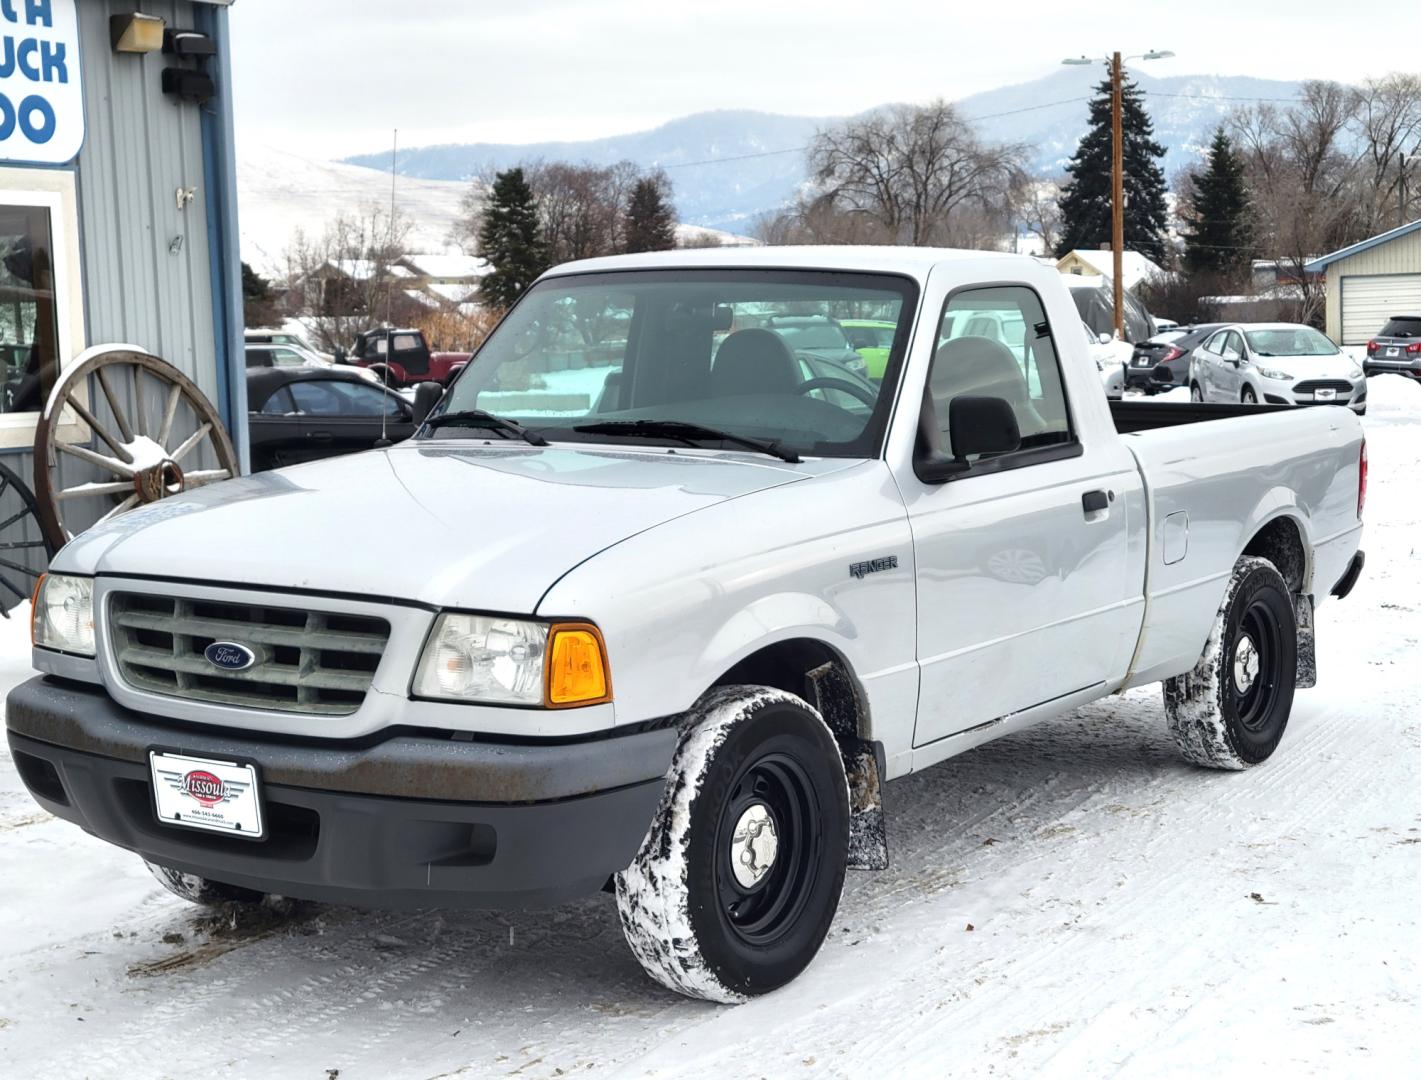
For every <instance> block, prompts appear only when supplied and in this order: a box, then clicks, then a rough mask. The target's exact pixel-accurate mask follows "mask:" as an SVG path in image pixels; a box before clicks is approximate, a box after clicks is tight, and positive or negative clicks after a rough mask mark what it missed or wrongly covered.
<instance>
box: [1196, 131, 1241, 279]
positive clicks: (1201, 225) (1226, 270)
mask: <svg viewBox="0 0 1421 1080" xmlns="http://www.w3.org/2000/svg"><path fill="white" fill-rule="evenodd" d="M1185 224H1186V228H1185V233H1184V265H1185V268H1186V269H1188V271H1189V272H1190V273H1191V274H1200V273H1204V274H1220V275H1229V276H1232V275H1237V274H1240V273H1241V272H1242V271H1244V270H1246V269H1247V268H1248V266H1249V265H1250V260H1251V259H1252V258H1253V226H1252V221H1251V219H1250V210H1249V203H1248V189H1247V188H1246V187H1245V186H1244V180H1243V162H1242V161H1241V160H1240V159H1239V156H1238V155H1237V154H1235V153H1234V148H1233V143H1231V142H1229V137H1228V136H1227V135H1225V134H1224V129H1223V128H1219V130H1218V131H1217V132H1215V134H1214V141H1213V143H1212V144H1211V145H1210V146H1209V160H1208V164H1207V165H1206V166H1205V168H1204V171H1203V172H1202V173H1200V174H1199V175H1198V176H1196V177H1195V179H1194V206H1193V209H1192V211H1191V212H1190V213H1189V214H1188V216H1187V218H1186V222H1185Z"/></svg>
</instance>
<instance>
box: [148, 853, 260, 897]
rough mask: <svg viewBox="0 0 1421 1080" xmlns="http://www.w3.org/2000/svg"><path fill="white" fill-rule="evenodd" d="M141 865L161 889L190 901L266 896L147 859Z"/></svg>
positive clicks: (253, 890)
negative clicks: (156, 880)
mask: <svg viewBox="0 0 1421 1080" xmlns="http://www.w3.org/2000/svg"><path fill="white" fill-rule="evenodd" d="M143 865H144V866H146V867H148V872H149V873H150V874H152V875H153V876H154V877H155V878H157V879H158V883H159V884H160V885H162V886H163V888H165V889H167V890H168V891H169V892H170V893H172V894H173V895H174V896H178V897H181V898H182V899H184V900H186V901H187V902H188V903H190V904H201V905H203V906H205V907H211V906H212V905H215V904H260V903H261V902H262V900H263V899H265V897H266V893H260V892H257V891H256V890H255V889H244V888H242V887H241V886H240V885H228V884H227V883H226V882H222V881H213V880H211V879H210V878H205V877H198V875H196V874H186V873H184V872H183V871H181V870H174V869H173V868H172V867H171V866H163V865H161V864H159V863H153V862H149V861H148V860H147V859H144V860H143Z"/></svg>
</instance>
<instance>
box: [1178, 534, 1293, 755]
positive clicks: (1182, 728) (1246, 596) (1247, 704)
mask: <svg viewBox="0 0 1421 1080" xmlns="http://www.w3.org/2000/svg"><path fill="white" fill-rule="evenodd" d="M1297 676H1298V627H1297V614H1296V612H1295V610H1294V607H1293V597H1292V593H1291V591H1290V590H1289V588H1288V584H1287V582H1285V581H1284V580H1283V576H1282V575H1281V574H1280V573H1279V572H1278V569H1277V567H1275V566H1274V565H1273V564H1272V563H1271V562H1269V561H1268V560H1267V559H1260V558H1257V557H1254V556H1245V557H1243V558H1241V559H1239V561H1238V564H1237V565H1236V566H1235V567H1234V572H1233V576H1232V577H1231V578H1230V580H1229V584H1228V587H1227V589H1226V590H1225V593H1224V599H1223V603H1222V604H1221V605H1220V607H1219V614H1218V617H1217V618H1216V620H1215V622H1214V629H1213V631H1212V632H1211V633H1210V635H1209V640H1208V642H1207V643H1206V644H1205V646H1204V655H1203V656H1201V657H1200V658H1199V662H1198V663H1197V664H1196V665H1195V666H1194V669H1193V670H1192V671H1190V672H1187V673H1186V674H1184V675H1179V676H1176V677H1175V678H1172V679H1167V680H1165V684H1164V705H1165V714H1166V716H1167V717H1168V719H1169V728H1170V732H1171V734H1173V735H1174V739H1175V742H1176V743H1177V744H1178V745H1179V748H1180V750H1181V751H1182V752H1183V753H1184V756H1185V757H1187V758H1188V759H1189V760H1190V761H1193V762H1194V763H1195V764H1198V765H1204V766H1208V767H1210V768H1215V769H1246V768H1248V767H1250V766H1252V765H1257V764H1260V763H1261V762H1264V761H1266V760H1268V758H1269V757H1270V756H1272V754H1273V751H1275V750H1276V749H1277V748H1278V744H1279V742H1281V741H1282V738H1283V732H1284V730H1285V729H1286V728H1287V726H1288V716H1289V714H1290V713H1291V712H1292V709H1293V691H1294V688H1295V687H1296V685H1297Z"/></svg>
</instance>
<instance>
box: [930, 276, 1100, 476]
mask: <svg viewBox="0 0 1421 1080" xmlns="http://www.w3.org/2000/svg"><path fill="white" fill-rule="evenodd" d="M928 386H929V390H930V393H931V395H932V401H933V410H934V412H935V413H936V417H937V424H938V429H939V431H940V432H941V436H942V445H943V446H945V447H946V446H950V445H951V438H950V432H949V431H948V407H949V405H950V404H951V402H952V399H953V398H955V397H960V396H974V397H996V398H1001V399H1003V400H1004V401H1006V402H1007V404H1008V405H1010V406H1011V409H1012V412H1013V413H1015V414H1016V423H1017V427H1018V428H1019V429H1020V431H1021V449H1022V450H1035V449H1040V448H1042V447H1049V446H1056V445H1060V444H1065V443H1070V442H1073V441H1074V435H1073V434H1072V432H1071V422H1070V412H1069V410H1068V409H1067V406H1066V394H1065V389H1064V384H1063V381H1062V378H1061V365H1060V361H1059V360H1058V358H1057V355H1056V348H1055V344H1054V343H1053V341H1052V338H1051V327H1050V324H1049V323H1048V322H1047V320H1046V311H1045V308H1044V307H1043V306H1042V304H1041V299H1040V297H1038V296H1037V295H1036V293H1035V292H1034V291H1032V290H1031V289H1029V288H1027V287H1025V286H1018V285H1010V286H1000V287H995V288H989V289H967V290H964V291H962V292H959V293H954V294H953V296H952V297H951V298H950V299H949V300H948V302H947V306H946V308H945V309H944V311H943V315H942V322H941V325H940V326H939V328H938V348H937V353H936V354H935V355H934V357H933V363H932V368H931V370H930V372H929V374H928Z"/></svg>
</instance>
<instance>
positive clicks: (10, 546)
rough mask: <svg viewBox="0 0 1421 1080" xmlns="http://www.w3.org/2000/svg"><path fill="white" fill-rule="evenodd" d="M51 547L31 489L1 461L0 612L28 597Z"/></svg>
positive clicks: (52, 555) (6, 612)
mask: <svg viewBox="0 0 1421 1080" xmlns="http://www.w3.org/2000/svg"><path fill="white" fill-rule="evenodd" d="M54 550H55V549H54V546H53V545H52V544H51V543H50V542H49V541H48V540H46V539H45V535H44V528H43V526H42V525H41V523H40V516H39V507H38V506H37V505H36V504H35V496H34V492H32V491H31V490H30V489H29V486H28V485H27V484H26V483H25V482H24V481H23V480H21V479H20V478H19V476H17V475H16V474H15V473H14V472H13V471H12V470H11V469H10V467H9V466H7V465H3V464H0V613H3V614H4V615H5V616H6V617H7V618H8V617H9V614H10V610H11V609H12V608H13V607H15V606H16V605H17V604H19V603H21V602H22V601H25V600H28V599H29V598H30V596H31V594H32V593H33V592H34V589H35V582H37V581H38V580H39V578H40V575H41V574H43V573H44V572H45V570H47V569H48V568H49V560H50V559H52V558H53V557H54Z"/></svg>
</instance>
